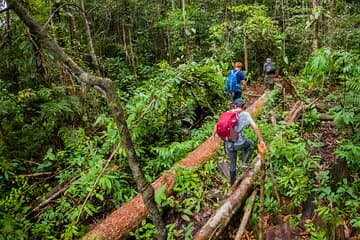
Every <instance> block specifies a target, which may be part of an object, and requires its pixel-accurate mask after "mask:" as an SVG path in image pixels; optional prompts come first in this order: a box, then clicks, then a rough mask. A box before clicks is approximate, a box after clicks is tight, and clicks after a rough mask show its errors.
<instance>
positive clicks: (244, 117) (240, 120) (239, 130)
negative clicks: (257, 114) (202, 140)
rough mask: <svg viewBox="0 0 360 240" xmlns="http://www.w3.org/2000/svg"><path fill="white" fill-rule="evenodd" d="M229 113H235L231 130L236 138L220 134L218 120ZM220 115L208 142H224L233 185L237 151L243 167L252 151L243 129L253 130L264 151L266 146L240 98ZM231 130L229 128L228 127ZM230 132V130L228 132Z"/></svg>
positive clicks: (251, 144)
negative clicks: (216, 138)
mask: <svg viewBox="0 0 360 240" xmlns="http://www.w3.org/2000/svg"><path fill="white" fill-rule="evenodd" d="M229 112H235V113H236V118H237V119H236V123H235V124H234V125H235V126H233V127H232V128H233V129H234V132H235V133H236V137H235V138H232V137H231V133H228V134H227V135H229V136H228V137H224V135H223V134H222V132H221V129H220V127H219V126H221V123H220V120H221V118H222V115H223V114H224V115H225V114H226V113H229ZM223 114H222V115H220V117H219V120H218V122H217V124H216V125H215V127H214V131H213V133H212V136H211V138H210V140H213V139H214V138H215V136H216V135H217V136H219V137H221V138H222V139H223V140H224V147H225V152H226V153H227V155H228V156H229V159H230V184H231V185H233V183H234V182H235V179H236V161H237V152H238V151H239V150H242V151H243V154H242V165H243V166H245V167H246V166H249V164H248V160H249V158H250V156H251V154H252V152H253V150H254V143H253V141H252V140H250V139H247V138H245V137H244V133H243V128H244V127H248V126H249V125H250V126H251V127H252V128H253V129H254V131H255V133H256V136H257V137H258V139H259V144H260V145H261V146H262V147H263V148H264V149H265V148H266V145H265V143H264V140H263V138H262V135H261V132H260V130H259V128H258V126H257V125H256V123H255V122H254V120H253V119H252V117H251V116H250V114H249V113H248V112H246V111H245V110H244V101H243V100H242V99H241V98H238V99H236V100H235V101H234V107H233V109H231V110H230V111H227V112H225V113H223ZM230 128H231V127H230ZM226 129H229V127H226ZM230 132H231V130H230Z"/></svg>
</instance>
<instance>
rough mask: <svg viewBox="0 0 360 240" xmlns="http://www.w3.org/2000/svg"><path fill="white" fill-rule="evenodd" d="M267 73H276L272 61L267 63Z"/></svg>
mask: <svg viewBox="0 0 360 240" xmlns="http://www.w3.org/2000/svg"><path fill="white" fill-rule="evenodd" d="M264 68H265V73H266V74H274V73H275V65H274V63H272V62H267V63H265V67H264Z"/></svg>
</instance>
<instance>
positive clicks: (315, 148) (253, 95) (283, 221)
mask: <svg viewBox="0 0 360 240" xmlns="http://www.w3.org/2000/svg"><path fill="white" fill-rule="evenodd" d="M264 91H265V87H264V86H263V85H261V84H253V85H250V86H248V89H247V91H246V93H245V94H244V96H243V97H244V98H245V99H246V102H247V104H246V105H247V106H249V105H251V104H252V103H253V102H255V101H256V99H257V98H258V97H259V96H261V95H262V94H263V92H264ZM337 136H338V133H337V131H336V129H335V128H334V127H333V124H332V121H322V122H321V126H320V127H317V128H316V129H314V131H312V132H309V133H304V134H303V135H302V136H301V137H302V138H303V139H304V141H308V140H310V141H312V142H314V143H316V144H313V145H312V147H309V149H308V151H309V152H310V153H311V155H313V156H318V157H319V158H320V159H321V161H320V168H321V169H322V170H323V169H332V168H333V165H334V160H335V149H336V141H337ZM215 161H218V162H224V161H226V156H225V155H224V154H219V156H217V159H215ZM218 166H220V165H219V164H218ZM244 171H245V169H244ZM221 172H222V171H221V169H220V167H219V174H217V176H213V178H214V179H215V180H214V182H215V184H214V185H213V186H210V187H209V189H208V190H209V191H210V192H211V195H212V197H213V199H208V201H209V202H208V204H209V207H206V208H203V209H202V210H201V211H200V212H199V213H196V214H195V215H194V216H193V220H192V221H193V223H194V229H193V235H195V234H196V232H198V231H199V230H200V228H201V227H202V226H203V225H204V224H205V223H206V222H207V221H208V219H209V218H210V217H211V216H212V214H213V213H214V212H215V211H216V207H215V206H211V204H213V203H214V202H219V201H220V202H221V200H222V199H224V198H226V196H224V194H223V191H222V190H220V189H224V188H225V189H226V188H229V184H228V182H227V179H226V176H225V175H226V174H224V173H221ZM239 174H241V170H240V173H239ZM238 176H239V175H238ZM284 201H286V199H284ZM294 211H295V212H294V213H293V214H301V213H303V214H304V212H306V211H307V209H306V203H304V205H303V207H301V208H299V209H295V210H294ZM241 216H242V211H241V210H239V212H238V213H237V214H235V215H234V217H233V218H232V219H231V221H230V224H229V225H228V226H227V227H226V228H225V230H224V231H223V233H222V234H221V236H220V237H219V238H218V239H221V240H230V239H234V237H235V235H236V232H237V229H238V227H239V225H240V221H241ZM289 217H290V215H276V216H274V215H271V214H265V216H264V218H263V219H264V223H263V226H264V236H265V239H267V240H279V239H291V240H294V239H310V236H309V235H308V234H307V233H306V232H305V230H304V229H302V228H298V229H294V228H293V227H291V226H290V224H289V222H288V219H289ZM308 217H310V218H312V219H314V214H313V212H311V214H310V215H309V216H308ZM168 220H170V219H168ZM173 220H174V219H172V221H173ZM304 221H306V220H304ZM176 222H177V224H181V222H183V220H182V219H181V216H179V219H178V220H177V221H176ZM256 228H257V226H255V225H254V224H253V225H251V224H248V228H247V230H246V231H245V233H244V234H243V236H242V240H250V239H251V240H252V239H256V235H255V229H256Z"/></svg>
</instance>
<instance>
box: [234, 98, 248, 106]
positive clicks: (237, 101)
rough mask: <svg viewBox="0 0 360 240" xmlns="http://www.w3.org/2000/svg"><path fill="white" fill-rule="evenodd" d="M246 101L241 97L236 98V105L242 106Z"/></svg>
mask: <svg viewBox="0 0 360 240" xmlns="http://www.w3.org/2000/svg"><path fill="white" fill-rule="evenodd" d="M244 103H245V102H244V100H242V99H241V98H237V99H235V100H234V105H235V106H242V105H243V104H244Z"/></svg>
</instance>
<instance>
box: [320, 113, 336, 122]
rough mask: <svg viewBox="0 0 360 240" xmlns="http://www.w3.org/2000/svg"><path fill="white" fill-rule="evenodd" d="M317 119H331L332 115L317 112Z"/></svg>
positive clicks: (332, 118)
mask: <svg viewBox="0 0 360 240" xmlns="http://www.w3.org/2000/svg"><path fill="white" fill-rule="evenodd" d="M319 119H320V120H321V121H332V120H334V117H333V116H331V115H329V114H325V113H320V114H319Z"/></svg>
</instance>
